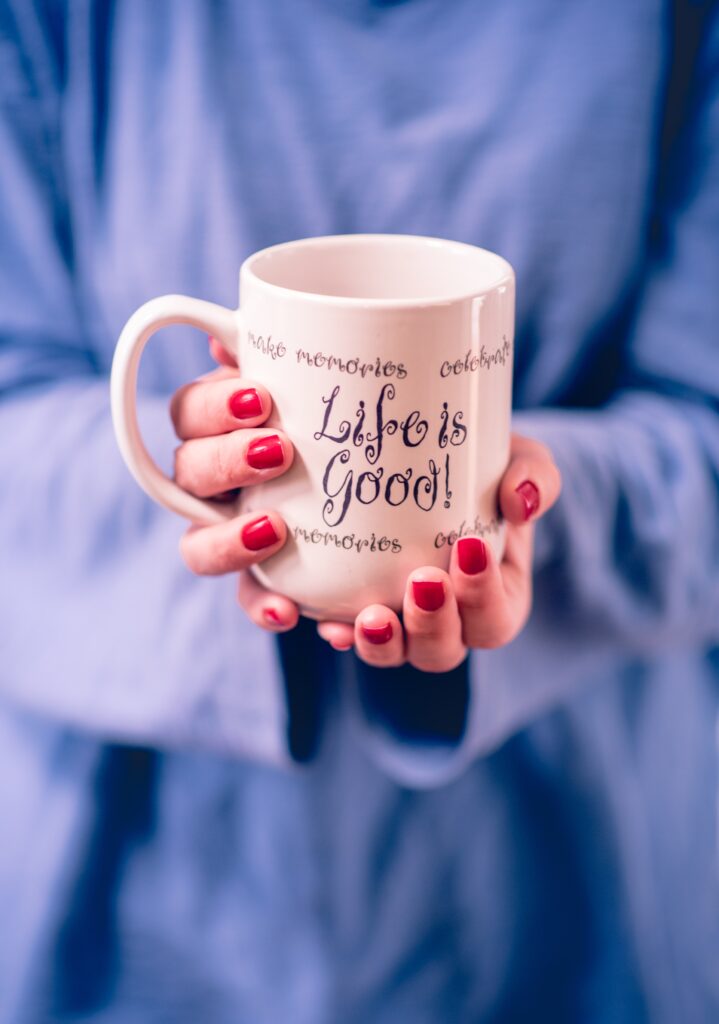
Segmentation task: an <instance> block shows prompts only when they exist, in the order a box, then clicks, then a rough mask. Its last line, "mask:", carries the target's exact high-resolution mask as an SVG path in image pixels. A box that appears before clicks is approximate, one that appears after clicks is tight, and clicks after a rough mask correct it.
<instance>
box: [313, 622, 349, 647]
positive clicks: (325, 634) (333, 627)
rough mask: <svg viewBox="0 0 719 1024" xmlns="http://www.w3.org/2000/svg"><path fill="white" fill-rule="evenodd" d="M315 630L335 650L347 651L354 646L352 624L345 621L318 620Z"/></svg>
mask: <svg viewBox="0 0 719 1024" xmlns="http://www.w3.org/2000/svg"><path fill="white" fill-rule="evenodd" d="M317 632H318V633H319V635H320V636H321V637H322V639H323V640H326V641H327V643H328V644H329V645H330V646H331V647H334V649H335V650H336V651H349V650H351V649H352V648H353V647H354V642H355V631H354V626H350V625H349V623H347V622H319V623H318V624H317Z"/></svg>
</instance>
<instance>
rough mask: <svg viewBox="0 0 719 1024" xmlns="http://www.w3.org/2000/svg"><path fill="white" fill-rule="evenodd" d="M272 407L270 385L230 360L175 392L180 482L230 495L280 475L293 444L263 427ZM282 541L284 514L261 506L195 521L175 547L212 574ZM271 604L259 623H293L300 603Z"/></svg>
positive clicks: (234, 568)
mask: <svg viewBox="0 0 719 1024" xmlns="http://www.w3.org/2000/svg"><path fill="white" fill-rule="evenodd" d="M271 410H272V399H271V397H270V395H269V393H268V391H267V389H266V388H264V387H262V385H261V384H257V383H256V382H254V381H248V380H243V379H242V378H241V377H240V374H239V372H238V370H237V369H236V367H233V366H229V365H223V366H222V367H221V368H220V369H218V370H215V371H213V372H212V373H209V374H207V375H206V376H205V377H201V378H199V379H198V380H196V381H194V382H193V383H192V384H187V385H185V387H182V388H180V389H179V390H178V391H176V392H175V394H174V395H173V397H172V401H171V403H170V414H171V416H172V422H173V424H174V427H175V433H176V434H177V436H178V438H179V439H180V441H181V442H182V443H181V444H180V446H179V447H178V448H177V450H176V452H175V480H176V481H177V483H178V484H179V485H180V487H182V488H183V489H184V490H186V491H189V492H190V493H191V494H195V495H197V496H198V497H200V498H215V499H219V500H227V499H229V498H232V497H234V496H235V494H236V490H237V488H239V487H251V486H252V485H253V484H255V483H264V482H265V481H266V480H271V479H272V478H273V477H276V476H279V475H280V474H281V473H284V472H285V471H286V470H287V469H288V468H289V467H290V466H291V465H292V460H293V457H294V449H293V447H292V442H291V441H290V440H289V438H288V437H287V435H286V434H285V433H284V432H283V431H281V430H275V429H272V428H267V427H266V428H264V429H263V427H262V424H263V423H264V422H265V420H266V419H267V417H268V416H269V415H270V412H271ZM286 539H287V530H286V527H285V524H284V522H283V520H282V518H281V517H280V516H279V515H278V514H277V513H276V512H274V511H273V510H271V509H266V510H262V511H256V512H253V513H251V514H250V515H243V516H238V517H236V518H234V519H230V520H228V521H227V522H225V523H221V524H219V525H217V526H192V527H190V529H189V530H188V531H187V532H186V533H185V535H184V537H183V538H182V541H181V545H180V550H181V553H182V556H183V558H184V560H185V562H186V564H187V566H188V568H190V569H191V570H192V571H193V572H196V573H199V574H201V575H210V576H214V575H219V574H222V573H227V572H238V571H240V570H242V569H246V568H247V567H248V566H250V565H253V564H255V563H258V562H263V561H264V560H265V559H266V558H269V557H270V556H271V555H274V554H275V552H277V551H279V549H280V548H281V547H282V545H283V544H284V543H285V541H286ZM268 609H269V611H268V615H267V617H266V618H264V619H263V624H265V625H268V624H269V625H274V624H275V620H274V618H273V616H279V617H281V621H282V623H283V625H284V626H285V627H286V628H291V627H292V626H294V625H296V623H297V619H298V613H297V608H296V606H295V605H294V604H293V602H292V601H289V600H288V599H287V598H283V597H277V598H276V599H275V600H274V601H273V602H271V603H269V604H268Z"/></svg>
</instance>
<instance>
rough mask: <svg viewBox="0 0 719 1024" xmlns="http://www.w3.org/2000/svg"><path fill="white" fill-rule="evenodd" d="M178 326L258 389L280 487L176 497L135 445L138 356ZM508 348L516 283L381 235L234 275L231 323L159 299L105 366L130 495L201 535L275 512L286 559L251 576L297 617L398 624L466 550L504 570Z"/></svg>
mask: <svg viewBox="0 0 719 1024" xmlns="http://www.w3.org/2000/svg"><path fill="white" fill-rule="evenodd" d="M176 323H184V324H191V325H194V326H195V327H198V328H200V329H201V330H203V331H205V332H207V333H208V334H211V335H214V336H215V337H216V338H217V339H218V340H219V341H220V342H221V343H222V344H223V345H224V347H225V348H226V349H227V350H228V351H230V352H232V353H233V354H234V355H235V356H236V357H237V361H238V364H239V366H240V370H241V373H242V376H243V378H246V379H247V380H249V381H252V380H255V381H258V382H261V383H262V384H264V385H265V387H267V388H268V390H269V392H270V394H271V396H272V400H273V403H274V405H273V411H272V415H271V417H270V418H269V420H268V421H267V424H266V425H267V426H268V427H270V428H271V427H282V428H283V429H284V430H285V431H286V432H287V434H288V435H289V437H290V439H291V440H292V443H293V444H294V446H295V457H294V462H293V464H292V466H291V467H290V469H289V470H288V471H287V472H286V473H285V474H283V475H282V476H280V477H277V478H276V479H273V480H271V481H268V482H267V483H266V484H260V485H256V486H252V487H247V488H245V489H244V490H243V491H242V492H241V493H240V496H239V498H238V499H237V502H236V503H235V504H232V505H229V506H228V505H227V504H225V503H220V502H213V501H205V500H202V499H200V498H197V497H194V496H193V495H191V494H188V493H186V492H185V491H183V490H181V489H180V488H179V487H178V486H177V484H175V483H174V482H173V481H171V480H170V479H169V478H168V477H166V476H165V475H164V474H163V473H162V472H161V471H160V470H159V469H158V467H157V466H156V465H155V463H154V462H153V460H152V459H151V457H150V455H149V454H148V452H147V450H146V449H145V446H144V444H143V442H142V438H141V436H140V432H139V429H138V423H137V413H136V408H135V401H136V382H137V370H138V364H139V361H140V356H141V353H142V350H143V348H144V346H145V344H146V343H147V341H148V339H149V338H150V337H151V335H152V334H153V333H154V332H155V331H157V330H158V329H159V328H161V327H165V326H167V325H168V324H176ZM513 335H514V273H513V271H512V268H511V266H510V265H509V264H508V263H507V261H506V260H504V259H503V258H502V257H500V256H498V255H496V254H494V253H492V252H489V251H487V250H485V249H480V248H477V247H476V246H473V245H467V244H465V243H461V242H453V241H446V240H443V239H439V238H425V237H420V236H413V235H376V234H372V235H369V234H367V235H363V234H357V235H337V236H327V237H320V238H308V239H301V240H298V241H293V242H287V243H284V244H281V245H274V246H272V247H270V248H268V249H263V250H261V251H260V252H257V253H255V254H254V255H252V256H250V257H248V259H246V260H245V262H244V263H243V264H242V267H241V269H240V302H239V309H235V310H230V309H226V308H225V307H223V306H218V305H215V304H214V303H210V302H205V301H203V300H200V299H194V298H188V297H186V296H183V295H166V296H163V297H161V298H156V299H152V300H150V301H149V302H147V303H146V304H145V305H143V306H142V307H141V308H140V309H138V310H137V312H136V313H134V314H133V316H131V317H130V319H129V320H128V322H127V324H126V325H125V327H124V329H123V331H122V334H121V336H120V339H119V341H118V344H117V350H116V353H115V358H114V361H113V366H112V383H111V390H112V413H113V423H114V427H115V433H116V436H117V441H118V444H119V447H120V451H121V453H122V455H123V457H124V459H125V462H126V463H127V465H128V467H129V469H130V471H131V473H132V474H133V475H134V476H135V479H136V480H137V482H138V483H139V484H140V486H141V487H143V488H144V489H145V491H146V492H147V493H148V494H149V495H150V496H151V497H152V498H154V499H155V500H156V501H158V502H160V503H161V504H162V505H165V506H166V507H167V508H169V509H171V510H172V511H174V512H177V513H179V514H180V515H182V516H185V517H187V518H188V519H190V520H192V521H193V522H195V523H202V524H212V523H218V522H222V521H223V520H224V519H226V518H228V517H232V516H236V515H238V514H240V513H247V512H253V511H255V510H265V509H267V508H274V509H276V510H277V511H278V512H279V513H280V514H281V515H282V517H283V518H284V520H285V522H286V524H287V530H288V539H287V542H286V544H285V545H284V546H283V548H282V549H281V550H280V551H279V552H277V553H276V554H274V555H273V556H272V557H270V558H269V559H267V560H266V561H264V562H263V563H262V564H261V565H258V566H254V567H253V568H252V572H253V573H254V575H255V576H256V578H257V579H258V580H259V581H260V582H261V583H262V584H264V585H265V586H266V587H268V588H269V589H271V590H274V591H276V592H279V593H282V594H285V595H286V596H287V597H290V598H292V599H293V600H294V601H296V602H297V604H298V605H299V606H300V610H301V612H302V613H303V614H305V615H307V616H309V617H311V618H315V619H332V620H337V621H349V622H351V621H353V619H354V618H355V616H356V615H357V613H358V612H359V611H360V610H361V609H362V608H364V607H365V606H367V605H368V604H373V603H375V602H377V603H380V604H385V605H388V606H389V607H391V608H394V609H395V610H398V609H399V608H401V606H402V598H403V594H404V589H405V581H406V578H407V575H408V574H409V573H410V572H411V571H412V570H414V569H417V568H419V567H420V566H423V565H434V566H439V567H441V568H446V567H447V565H448V563H449V557H450V549H451V545H452V544H453V543H454V542H455V541H456V540H457V539H458V538H459V537H463V536H467V535H470V534H471V535H474V536H480V537H483V538H484V539H485V541H486V542H487V543H489V544H490V545H491V546H492V548H493V550H494V551H495V553H496V554H497V556H498V557H501V554H502V549H503V543H504V524H503V522H502V520H501V517H500V514H499V510H498V504H497V491H498V485H499V481H500V479H501V477H502V474H503V473H504V470H505V468H506V466H507V462H508V458H509V437H510V417H511V388H512V360H513Z"/></svg>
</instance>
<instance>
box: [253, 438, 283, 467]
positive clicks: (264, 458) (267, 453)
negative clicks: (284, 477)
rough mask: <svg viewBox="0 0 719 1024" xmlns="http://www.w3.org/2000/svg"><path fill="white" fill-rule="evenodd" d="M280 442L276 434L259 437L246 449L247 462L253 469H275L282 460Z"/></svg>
mask: <svg viewBox="0 0 719 1024" xmlns="http://www.w3.org/2000/svg"><path fill="white" fill-rule="evenodd" d="M284 458H285V455H284V452H283V451H282V442H281V441H280V439H279V437H278V436H277V434H270V436H269V437H260V438H258V439H257V440H256V441H253V442H252V444H251V445H250V447H249V448H248V449H247V462H248V464H249V465H250V466H252V468H253V469H275V468H276V467H277V466H281V465H282V463H283V462H284Z"/></svg>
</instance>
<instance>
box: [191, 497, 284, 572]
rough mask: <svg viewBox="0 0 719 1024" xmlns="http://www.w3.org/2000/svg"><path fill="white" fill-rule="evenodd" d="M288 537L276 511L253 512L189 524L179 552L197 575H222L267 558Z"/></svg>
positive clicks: (277, 549)
mask: <svg viewBox="0 0 719 1024" xmlns="http://www.w3.org/2000/svg"><path fill="white" fill-rule="evenodd" d="M286 539H287V528H286V526H285V524H284V522H283V521H282V519H281V518H280V517H279V516H278V514H277V513H276V512H265V513H257V512H252V513H251V514H250V515H245V516H239V517H238V518H237V519H229V520H228V521H227V522H225V523H219V524H218V525H216V526H192V527H190V529H189V530H187V532H186V533H185V534H184V535H183V537H182V540H181V541H180V553H181V554H182V557H183V558H184V560H185V564H186V565H187V568H188V569H190V570H191V572H194V573H197V575H198V576H221V575H223V574H224V573H228V572H237V571H238V570H240V569H246V568H247V566H249V565H253V564H255V563H256V562H264V561H265V559H266V558H269V557H270V556H271V555H274V553H275V552H276V551H279V549H280V548H281V547H282V545H283V544H284V543H285V540H286Z"/></svg>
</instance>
